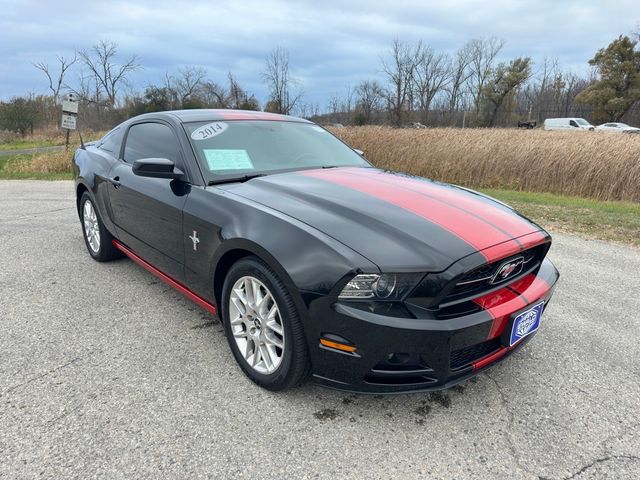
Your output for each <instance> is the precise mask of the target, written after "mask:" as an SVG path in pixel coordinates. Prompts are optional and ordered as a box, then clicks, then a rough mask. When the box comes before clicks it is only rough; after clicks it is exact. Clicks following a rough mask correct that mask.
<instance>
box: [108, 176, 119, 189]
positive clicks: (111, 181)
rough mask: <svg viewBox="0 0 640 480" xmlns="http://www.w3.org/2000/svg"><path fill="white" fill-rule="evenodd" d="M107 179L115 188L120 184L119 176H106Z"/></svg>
mask: <svg viewBox="0 0 640 480" xmlns="http://www.w3.org/2000/svg"><path fill="white" fill-rule="evenodd" d="M107 180H108V181H109V183H110V184H111V185H113V186H114V187H115V188H118V187H119V186H120V185H122V184H121V183H120V177H113V178H107Z"/></svg>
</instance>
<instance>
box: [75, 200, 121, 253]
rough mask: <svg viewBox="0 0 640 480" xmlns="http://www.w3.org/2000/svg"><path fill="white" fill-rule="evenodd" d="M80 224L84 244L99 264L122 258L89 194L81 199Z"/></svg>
mask: <svg viewBox="0 0 640 480" xmlns="http://www.w3.org/2000/svg"><path fill="white" fill-rule="evenodd" d="M80 224H81V225H82V233H83V237H84V243H85V245H86V246H87V250H88V251H89V255H91V258H93V259H94V260H96V261H98V262H108V261H109V260H113V259H114V258H118V257H120V251H119V250H117V249H116V248H115V247H114V246H113V236H112V235H111V234H110V233H109V231H108V230H107V229H106V227H105V226H104V224H103V223H102V219H101V218H100V214H99V213H98V209H97V208H96V206H95V204H94V203H93V200H91V197H90V196H89V193H88V192H84V193H83V194H82V197H80Z"/></svg>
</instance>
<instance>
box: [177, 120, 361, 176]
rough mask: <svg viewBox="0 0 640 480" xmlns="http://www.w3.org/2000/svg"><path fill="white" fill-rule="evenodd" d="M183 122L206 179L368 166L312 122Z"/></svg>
mask: <svg viewBox="0 0 640 480" xmlns="http://www.w3.org/2000/svg"><path fill="white" fill-rule="evenodd" d="M184 126H185V129H186V132H187V135H188V136H189V139H190V141H191V144H192V145H193V147H194V151H195V152H196V156H197V157H198V161H199V162H200V165H201V167H202V171H203V172H204V174H205V176H206V177H207V181H215V180H217V179H225V178H232V177H242V176H245V175H246V176H254V175H260V174H269V173H275V172H278V171H285V170H297V169H306V168H321V167H334V166H361V167H368V166H370V164H369V163H367V161H366V160H364V159H363V158H362V157H361V156H360V155H358V154H357V153H356V152H354V151H353V150H352V149H351V148H350V147H348V146H347V145H345V144H344V143H342V142H341V141H340V140H338V139H337V138H336V137H334V136H333V135H332V134H330V133H329V132H327V131H326V130H325V129H323V128H321V127H319V126H317V125H314V124H311V123H302V122H287V121H264V120H262V121H261V120H255V121H215V122H198V123H186V124H185V125H184Z"/></svg>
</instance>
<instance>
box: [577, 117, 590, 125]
mask: <svg viewBox="0 0 640 480" xmlns="http://www.w3.org/2000/svg"><path fill="white" fill-rule="evenodd" d="M576 122H578V125H584V126H587V125H591V124H590V123H589V122H587V121H586V120H585V119H584V118H576Z"/></svg>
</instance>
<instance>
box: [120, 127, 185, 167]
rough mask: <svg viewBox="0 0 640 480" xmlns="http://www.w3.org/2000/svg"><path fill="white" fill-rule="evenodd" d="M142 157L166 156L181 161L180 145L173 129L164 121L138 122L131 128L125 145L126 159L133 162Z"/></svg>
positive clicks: (174, 160) (173, 160)
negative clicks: (163, 122)
mask: <svg viewBox="0 0 640 480" xmlns="http://www.w3.org/2000/svg"><path fill="white" fill-rule="evenodd" d="M141 158H166V159H168V160H171V161H172V162H175V163H176V165H177V164H179V163H182V162H181V161H180V146H179V144H178V138H177V137H176V135H175V133H173V130H172V129H171V128H170V127H168V126H167V125H164V124H162V123H138V124H137V125H133V126H132V127H131V128H130V129H129V133H128V134H127V140H126V143H125V146H124V161H125V162H127V163H133V162H135V161H136V160H139V159H141Z"/></svg>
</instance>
